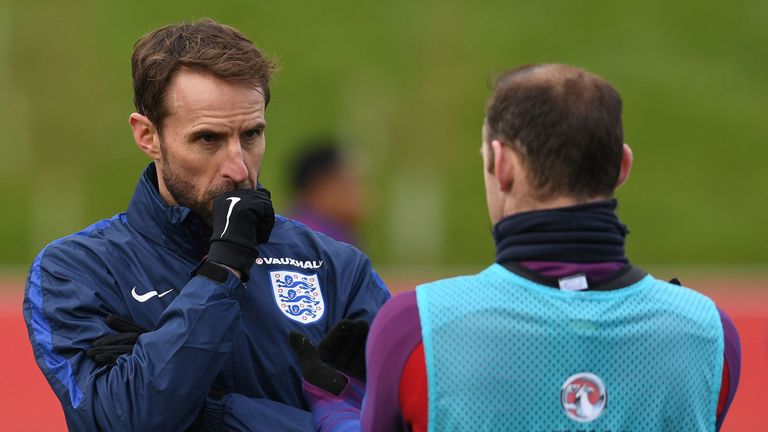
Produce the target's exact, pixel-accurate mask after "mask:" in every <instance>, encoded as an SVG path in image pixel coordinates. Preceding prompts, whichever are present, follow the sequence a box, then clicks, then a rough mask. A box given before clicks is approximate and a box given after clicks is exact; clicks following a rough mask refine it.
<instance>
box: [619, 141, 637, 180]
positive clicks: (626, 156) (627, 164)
mask: <svg viewBox="0 0 768 432" xmlns="http://www.w3.org/2000/svg"><path fill="white" fill-rule="evenodd" d="M633 160H634V156H633V155H632V149H631V148H629V144H624V149H623V151H622V154H621V167H620V168H619V178H618V180H617V181H616V187H617V188H618V187H619V186H621V185H623V184H624V182H625V181H627V179H628V178H629V171H630V170H631V169H632V161H633Z"/></svg>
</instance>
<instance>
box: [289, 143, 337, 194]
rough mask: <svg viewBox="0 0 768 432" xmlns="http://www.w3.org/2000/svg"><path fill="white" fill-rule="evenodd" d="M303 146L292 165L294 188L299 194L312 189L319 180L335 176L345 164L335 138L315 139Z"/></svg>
mask: <svg viewBox="0 0 768 432" xmlns="http://www.w3.org/2000/svg"><path fill="white" fill-rule="evenodd" d="M303 148H305V150H303V151H301V152H299V153H298V156H297V157H296V159H294V162H293V167H292V170H293V172H292V174H293V188H294V192H295V193H296V194H299V195H301V194H302V193H305V192H307V191H308V190H310V189H311V188H312V187H313V185H315V184H316V183H317V182H318V180H321V179H324V178H327V177H330V176H333V175H334V174H335V173H336V172H338V171H339V169H340V168H341V167H342V166H343V164H344V161H343V157H342V153H341V150H340V147H339V144H338V143H337V142H336V140H335V139H333V138H322V139H315V140H312V141H310V142H309V143H308V144H306V145H304V146H303Z"/></svg>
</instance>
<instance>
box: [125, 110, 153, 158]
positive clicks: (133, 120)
mask: <svg viewBox="0 0 768 432" xmlns="http://www.w3.org/2000/svg"><path fill="white" fill-rule="evenodd" d="M128 123H129V124H130V125H131V131H133V140H134V141H136V145H137V146H139V148H140V149H141V151H143V152H144V154H146V155H147V156H149V157H150V159H152V160H154V161H158V160H160V137H159V136H158V134H157V128H156V127H155V125H154V124H153V123H152V122H151V121H150V120H149V119H148V118H147V117H146V116H144V115H142V114H139V113H132V114H131V116H130V117H129V118H128Z"/></svg>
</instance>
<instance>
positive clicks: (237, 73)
mask: <svg viewBox="0 0 768 432" xmlns="http://www.w3.org/2000/svg"><path fill="white" fill-rule="evenodd" d="M132 69H133V84H134V95H135V104H136V111H137V112H135V113H133V114H131V116H130V121H129V122H130V125H131V129H132V131H133V136H134V139H135V141H136V143H137V145H138V147H139V148H140V149H141V150H142V151H143V152H144V153H146V154H147V155H148V156H149V157H150V158H151V159H152V161H153V162H152V163H150V165H149V166H148V167H147V168H146V169H145V171H144V172H143V174H142V175H141V177H140V180H139V184H138V186H137V187H136V191H135V193H134V196H133V199H132V200H131V203H130V205H129V207H128V210H127V212H125V213H120V214H118V215H116V216H114V217H112V218H111V219H106V220H102V221H99V222H97V223H95V224H93V225H91V226H90V227H88V228H86V229H85V230H83V231H81V232H78V233H76V234H73V235H71V236H68V237H65V238H62V239H59V240H56V241H54V242H52V243H51V244H49V245H48V246H46V247H45V248H44V249H43V250H42V251H41V252H40V254H39V255H38V256H37V257H36V258H35V260H34V262H33V264H32V268H31V270H30V273H29V278H28V280H27V288H26V295H25V298H24V317H25V319H26V322H27V326H28V330H29V336H30V341H31V343H32V347H33V349H34V353H35V357H36V359H37V362H38V365H39V366H40V368H41V370H42V371H43V373H44V375H45V376H46V378H47V379H48V381H49V383H50V385H51V387H52V388H53V390H54V392H55V393H56V395H57V396H58V397H59V399H60V401H61V403H62V406H63V408H64V412H65V416H66V419H67V424H68V426H69V428H70V429H73V430H141V431H150V430H163V431H169V430H185V429H188V428H190V427H201V426H202V427H203V428H204V429H206V430H216V429H222V428H223V429H229V430H262V429H263V430H305V429H307V428H311V417H310V414H309V413H308V412H307V411H306V409H307V404H306V402H305V401H304V399H303V396H302V393H301V391H302V390H301V379H300V378H301V375H300V372H299V369H298V365H297V362H296V360H295V358H294V355H293V352H292V351H291V348H290V346H289V345H288V341H287V335H288V333H289V331H290V330H299V331H301V332H303V333H305V334H307V335H309V337H310V338H313V339H315V340H316V341H319V340H320V339H321V338H322V336H323V335H325V334H326V333H327V332H328V331H329V330H330V329H331V328H332V327H333V326H334V324H335V323H337V322H338V321H340V320H341V319H343V318H350V319H364V320H367V321H370V320H371V319H372V318H373V316H374V314H375V313H376V311H377V310H378V309H379V307H380V306H381V305H382V304H383V303H384V302H385V301H386V300H387V298H388V297H389V293H388V292H387V289H386V287H385V286H384V284H383V283H382V282H381V280H380V279H379V278H378V276H377V275H376V273H375V272H374V270H373V268H372V267H371V263H370V262H369V260H368V258H367V257H366V256H365V255H363V254H362V253H361V252H360V251H358V250H357V249H355V248H354V247H352V246H349V245H346V244H343V243H338V242H336V241H334V240H332V239H331V238H329V237H327V236H324V235H322V234H318V233H316V232H313V231H311V230H310V229H308V228H307V227H305V226H304V225H302V224H299V223H297V222H294V221H292V220H290V219H286V218H283V217H280V216H277V217H275V216H274V213H273V211H272V207H271V202H270V200H269V193H268V192H266V190H264V189H263V188H261V187H260V185H259V184H258V174H259V169H260V165H261V160H262V158H263V155H264V148H265V139H264V129H265V127H266V122H265V116H264V112H265V109H266V105H267V103H268V102H269V87H268V84H269V79H270V76H271V74H272V71H273V70H274V66H273V64H272V63H270V61H269V60H268V59H266V58H265V57H264V56H263V55H262V53H261V52H260V51H259V50H258V49H257V48H256V47H254V46H253V44H252V43H251V42H250V41H249V40H248V39H247V38H245V37H244V36H243V35H242V34H240V33H239V32H238V31H236V30H235V29H232V28H230V27H227V26H223V25H220V24H218V23H215V22H213V21H211V20H202V21H197V22H192V23H184V24H179V25H171V26H167V27H164V28H161V29H158V30H156V31H154V32H151V33H149V34H148V35H146V36H144V37H143V38H142V39H141V40H139V42H138V43H137V44H136V47H135V50H134V54H133V58H132ZM273 225H274V228H272V227H273ZM246 283H247V285H246ZM110 315H111V316H113V317H114V316H119V317H122V318H124V319H126V320H128V321H132V322H133V323H135V324H136V325H137V326H139V327H142V328H144V329H146V330H147V331H146V332H144V333H143V334H141V335H140V336H139V337H138V339H137V340H136V341H135V345H134V346H132V347H131V346H129V347H128V349H127V352H126V354H125V355H121V356H119V357H117V359H116V361H115V362H114V364H111V365H109V364H107V365H105V364H103V363H102V362H98V361H96V359H95V358H93V357H92V356H89V355H88V351H89V350H90V349H92V347H93V346H94V342H95V341H99V340H103V339H104V338H105V337H107V336H111V335H114V334H115V330H113V328H111V327H110V325H109V324H110V322H109V320H108V317H109V316H110ZM212 390H214V391H212ZM212 395H215V396H212Z"/></svg>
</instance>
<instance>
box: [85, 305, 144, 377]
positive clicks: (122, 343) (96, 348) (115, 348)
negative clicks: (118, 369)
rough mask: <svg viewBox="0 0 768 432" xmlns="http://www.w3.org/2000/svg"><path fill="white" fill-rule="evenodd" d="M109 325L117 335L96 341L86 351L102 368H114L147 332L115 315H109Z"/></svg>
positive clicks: (126, 319)
mask: <svg viewBox="0 0 768 432" xmlns="http://www.w3.org/2000/svg"><path fill="white" fill-rule="evenodd" d="M107 325H108V326H109V328H111V329H112V330H114V331H116V332H117V333H116V334H111V335H108V336H104V337H100V338H98V339H96V340H95V341H93V346H92V347H91V348H90V349H89V350H87V351H86V355H87V356H88V357H90V358H92V359H93V360H94V361H95V362H96V363H98V364H99V365H100V366H105V365H106V366H112V365H114V364H115V362H116V361H117V358H118V357H120V356H121V355H123V354H128V353H130V352H131V351H133V346H134V345H136V341H137V340H138V339H139V336H140V335H141V334H142V333H145V332H146V331H147V330H146V329H145V328H143V327H141V326H139V325H138V324H136V323H134V322H132V321H131V320H129V319H128V318H124V317H121V316H118V315H114V314H109V315H107Z"/></svg>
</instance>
